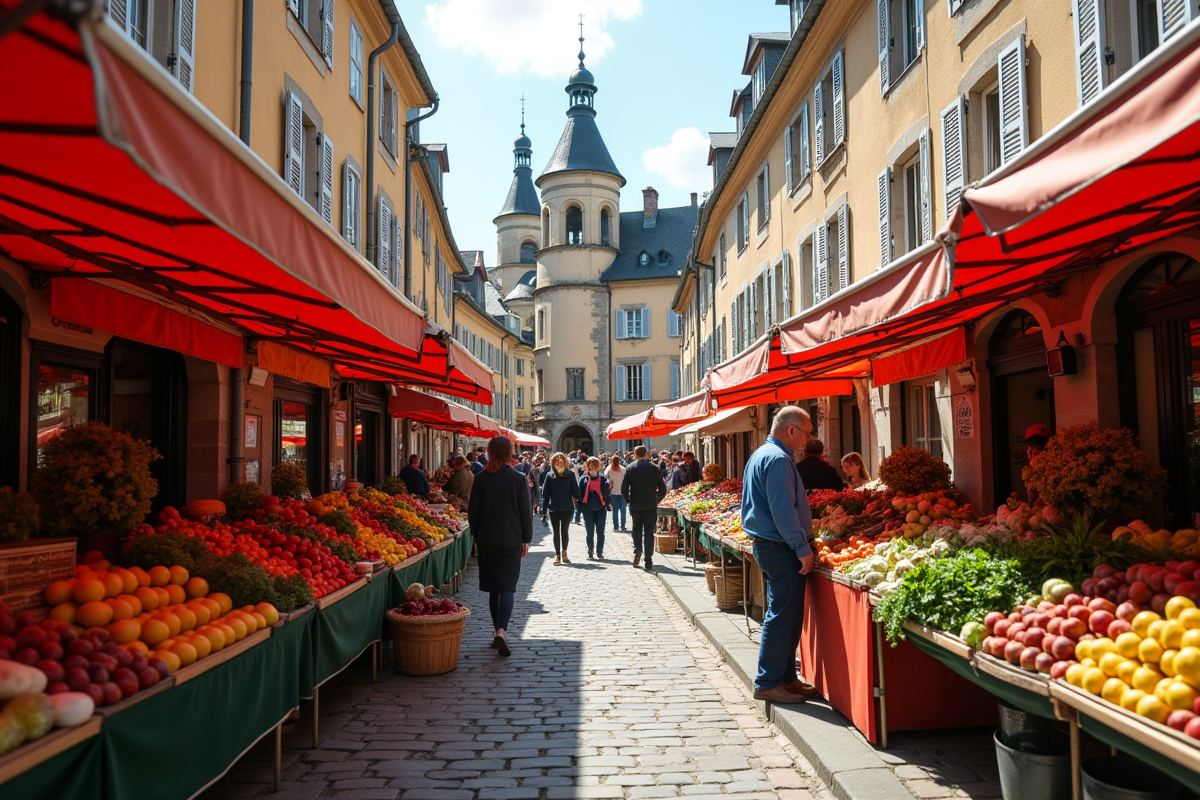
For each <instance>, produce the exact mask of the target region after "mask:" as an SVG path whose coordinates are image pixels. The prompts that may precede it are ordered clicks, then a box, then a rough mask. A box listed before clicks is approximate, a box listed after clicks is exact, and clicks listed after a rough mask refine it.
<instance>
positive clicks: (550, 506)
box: [542, 453, 579, 564]
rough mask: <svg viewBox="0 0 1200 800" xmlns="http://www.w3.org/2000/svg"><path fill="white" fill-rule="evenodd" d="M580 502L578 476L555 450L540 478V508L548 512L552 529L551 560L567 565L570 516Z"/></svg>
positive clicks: (563, 455) (564, 456)
mask: <svg viewBox="0 0 1200 800" xmlns="http://www.w3.org/2000/svg"><path fill="white" fill-rule="evenodd" d="M578 503H579V479H578V478H577V477H576V476H575V473H574V472H572V471H571V470H570V469H569V465H568V463H567V457H566V455H565V454H563V453H555V454H554V455H553V456H551V457H550V471H549V472H547V473H546V477H545V478H543V479H542V510H543V511H544V512H548V513H549V515H550V529H551V530H552V531H554V563H555V564H570V563H571V559H570V558H568V557H567V531H568V529H569V528H570V527H571V515H572V514H574V513H575V506H576V505H578Z"/></svg>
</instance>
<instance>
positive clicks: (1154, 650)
mask: <svg viewBox="0 0 1200 800" xmlns="http://www.w3.org/2000/svg"><path fill="white" fill-rule="evenodd" d="M1162 654H1163V646H1162V645H1161V644H1159V643H1158V640H1157V639H1151V638H1146V639H1142V641H1141V643H1140V644H1139V645H1138V660H1139V661H1142V662H1143V663H1144V662H1147V661H1148V662H1150V663H1152V664H1157V663H1158V660H1159V659H1160V658H1162Z"/></svg>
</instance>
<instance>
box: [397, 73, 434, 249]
mask: <svg viewBox="0 0 1200 800" xmlns="http://www.w3.org/2000/svg"><path fill="white" fill-rule="evenodd" d="M399 95H400V93H399V92H398V91H396V90H395V88H393V89H392V114H391V119H389V120H388V142H389V143H390V144H391V148H392V155H395V154H396V153H397V152H398V150H399V146H400V145H399V142H397V141H396V120H397V119H399V118H400V99H399ZM406 146H407V145H406ZM405 157H406V158H407V155H406V156H405ZM426 224H428V223H426ZM426 238H428V234H426Z"/></svg>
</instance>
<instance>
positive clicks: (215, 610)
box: [199, 596, 221, 622]
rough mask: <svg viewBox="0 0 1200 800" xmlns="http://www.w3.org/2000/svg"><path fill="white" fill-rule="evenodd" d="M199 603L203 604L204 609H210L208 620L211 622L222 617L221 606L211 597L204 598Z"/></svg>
mask: <svg viewBox="0 0 1200 800" xmlns="http://www.w3.org/2000/svg"><path fill="white" fill-rule="evenodd" d="M199 602H201V603H203V604H204V607H205V608H207V609H208V619H209V621H210V622H211V621H213V620H215V619H216V618H217V617H219V616H221V604H220V603H218V602H217V601H216V600H213V599H212V597H211V596H210V597H202V598H200V601H199Z"/></svg>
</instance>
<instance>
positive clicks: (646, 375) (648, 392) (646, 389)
mask: <svg viewBox="0 0 1200 800" xmlns="http://www.w3.org/2000/svg"><path fill="white" fill-rule="evenodd" d="M638 399H639V400H646V401H650V400H653V399H654V382H653V381H652V380H651V379H650V365H649V364H642V396H641V397H640V398H638Z"/></svg>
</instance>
